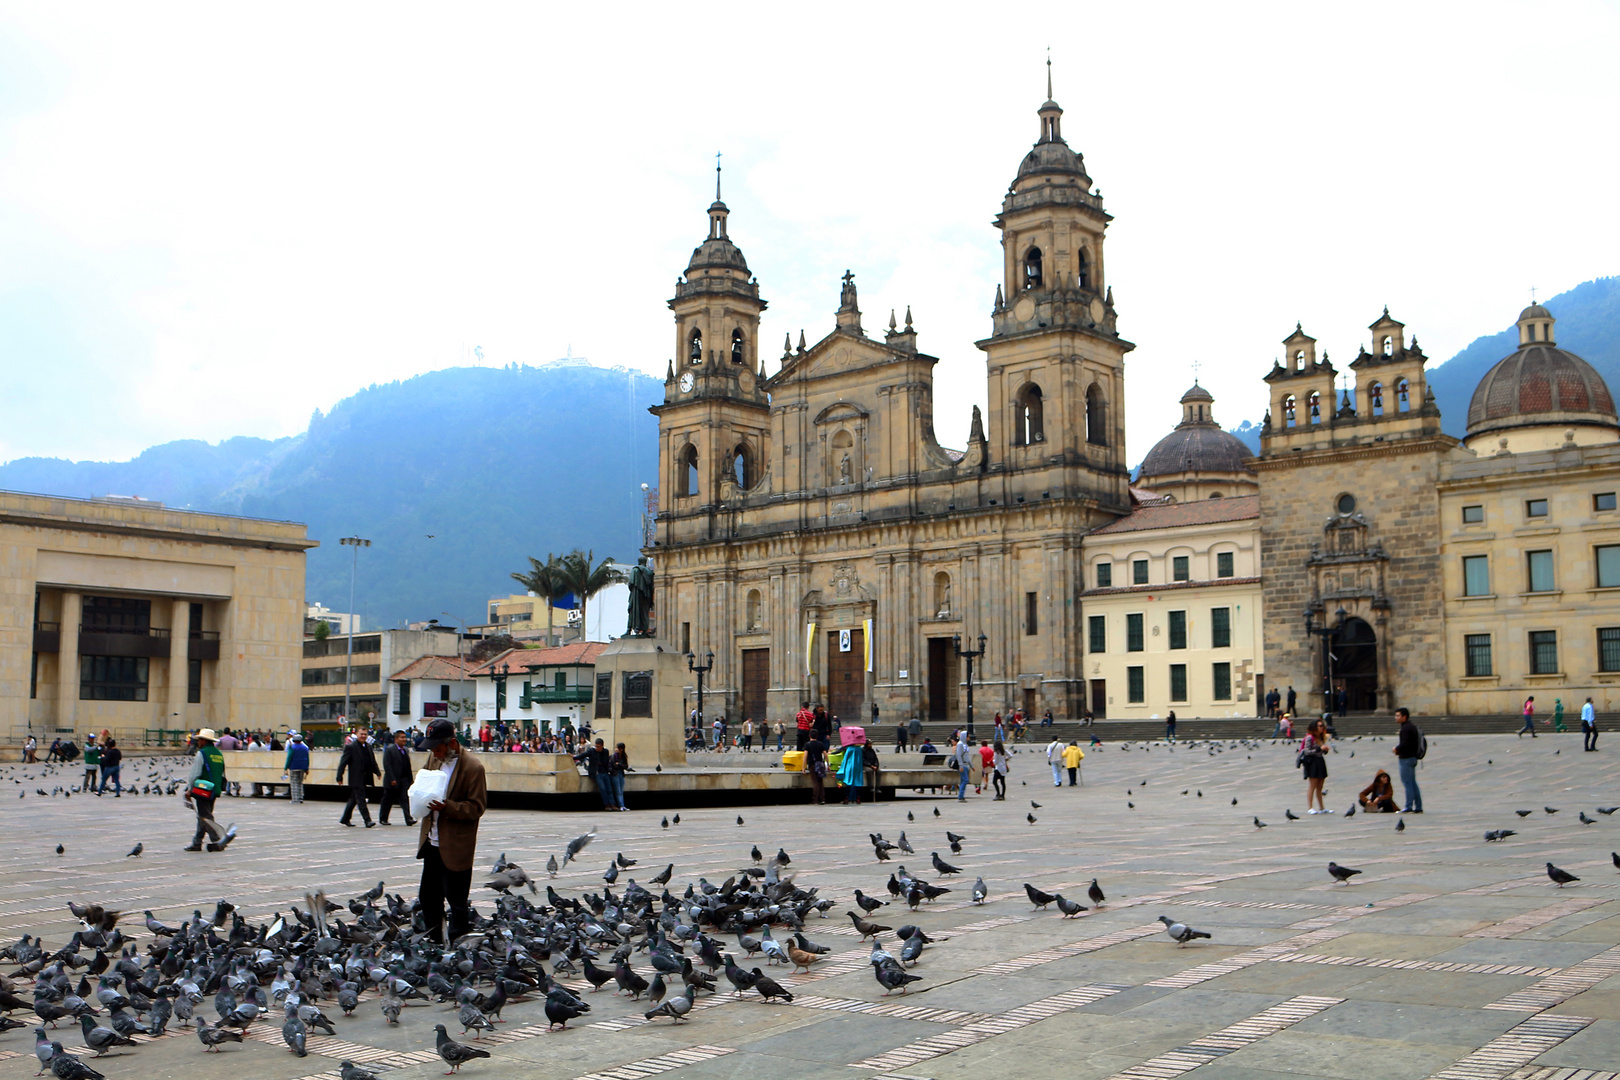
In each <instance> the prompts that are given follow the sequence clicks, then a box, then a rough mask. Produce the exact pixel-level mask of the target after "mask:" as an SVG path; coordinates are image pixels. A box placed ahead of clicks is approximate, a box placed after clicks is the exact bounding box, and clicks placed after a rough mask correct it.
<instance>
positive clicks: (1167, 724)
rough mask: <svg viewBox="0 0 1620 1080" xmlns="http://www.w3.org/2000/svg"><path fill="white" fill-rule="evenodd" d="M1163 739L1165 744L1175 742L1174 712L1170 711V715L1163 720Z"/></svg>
mask: <svg viewBox="0 0 1620 1080" xmlns="http://www.w3.org/2000/svg"><path fill="white" fill-rule="evenodd" d="M1164 739H1165V741H1166V742H1175V741H1176V710H1174V709H1171V710H1170V715H1168V716H1166V717H1165V718H1164Z"/></svg>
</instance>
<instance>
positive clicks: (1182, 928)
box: [1159, 915, 1209, 945]
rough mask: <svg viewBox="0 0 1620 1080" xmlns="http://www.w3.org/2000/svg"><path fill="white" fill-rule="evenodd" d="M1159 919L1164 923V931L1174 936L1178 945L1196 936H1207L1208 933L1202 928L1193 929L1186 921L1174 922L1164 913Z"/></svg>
mask: <svg viewBox="0 0 1620 1080" xmlns="http://www.w3.org/2000/svg"><path fill="white" fill-rule="evenodd" d="M1159 921H1160V922H1162V923H1164V932H1165V933H1167V934H1169V935H1170V936H1171V937H1172V938H1174V939H1175V941H1176V943H1177V944H1180V945H1185V944H1187V942H1189V941H1193V940H1195V939H1197V938H1207V937H1209V935H1208V934H1206V933H1205V932H1204V931H1202V930H1194V929H1193V928H1192V927H1190V926H1188V925H1187V924H1186V923H1178V922H1175V921H1173V920H1171V919H1169V918H1167V917H1166V916H1164V915H1160V916H1159Z"/></svg>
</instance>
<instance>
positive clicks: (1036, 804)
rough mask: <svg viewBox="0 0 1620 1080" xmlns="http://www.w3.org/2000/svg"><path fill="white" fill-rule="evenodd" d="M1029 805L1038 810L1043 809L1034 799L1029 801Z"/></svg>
mask: <svg viewBox="0 0 1620 1080" xmlns="http://www.w3.org/2000/svg"><path fill="white" fill-rule="evenodd" d="M1029 805H1030V806H1032V807H1034V808H1035V809H1036V810H1039V809H1040V808H1041V804H1040V803H1038V802H1036V801H1035V800H1034V799H1031V800H1029Z"/></svg>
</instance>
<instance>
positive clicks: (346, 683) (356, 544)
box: [338, 536, 371, 724]
mask: <svg viewBox="0 0 1620 1080" xmlns="http://www.w3.org/2000/svg"><path fill="white" fill-rule="evenodd" d="M338 543H340V544H342V545H343V546H344V547H352V548H354V558H353V560H352V561H351V562H350V564H349V659H348V666H347V670H345V671H344V673H343V722H344V723H345V724H346V723H348V722H349V688H350V687H351V686H352V685H353V683H354V579H355V575H357V574H358V573H359V572H360V549H361V548H363V547H370V546H371V541H370V540H367V539H365V538H364V537H361V536H345V537H344V538H343V539H341V540H339V541H338Z"/></svg>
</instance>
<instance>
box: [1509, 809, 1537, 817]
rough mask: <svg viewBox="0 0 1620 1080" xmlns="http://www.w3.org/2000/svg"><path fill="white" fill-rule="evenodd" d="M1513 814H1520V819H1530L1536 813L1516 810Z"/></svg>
mask: <svg viewBox="0 0 1620 1080" xmlns="http://www.w3.org/2000/svg"><path fill="white" fill-rule="evenodd" d="M1513 812H1514V813H1515V814H1518V815H1519V816H1520V817H1529V816H1530V815H1531V814H1532V813H1534V811H1531V810H1515V811H1513Z"/></svg>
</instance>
